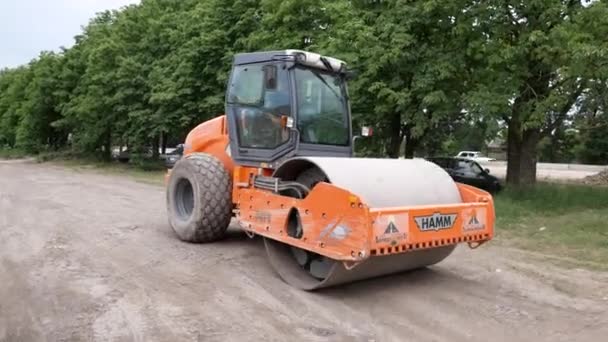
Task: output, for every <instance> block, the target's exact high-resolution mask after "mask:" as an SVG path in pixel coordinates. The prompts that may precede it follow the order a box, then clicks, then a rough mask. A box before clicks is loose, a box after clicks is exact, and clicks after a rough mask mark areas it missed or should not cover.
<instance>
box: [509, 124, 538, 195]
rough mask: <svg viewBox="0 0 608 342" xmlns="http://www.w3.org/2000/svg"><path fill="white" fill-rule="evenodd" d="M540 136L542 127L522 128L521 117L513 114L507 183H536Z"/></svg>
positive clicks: (510, 129) (510, 128)
mask: <svg viewBox="0 0 608 342" xmlns="http://www.w3.org/2000/svg"><path fill="white" fill-rule="evenodd" d="M540 137H541V134H540V129H522V125H521V122H520V121H519V117H518V116H515V115H514V116H513V118H512V119H511V122H510V123H509V127H508V141H507V183H509V184H512V185H516V186H519V185H530V184H534V183H536V161H537V151H536V149H537V146H538V142H539V141H540Z"/></svg>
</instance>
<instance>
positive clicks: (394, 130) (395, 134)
mask: <svg viewBox="0 0 608 342" xmlns="http://www.w3.org/2000/svg"><path fill="white" fill-rule="evenodd" d="M401 140H403V136H402V135H401V114H400V113H393V115H392V116H391V127H390V142H389V147H388V151H387V152H388V156H389V157H390V158H399V148H400V147H401Z"/></svg>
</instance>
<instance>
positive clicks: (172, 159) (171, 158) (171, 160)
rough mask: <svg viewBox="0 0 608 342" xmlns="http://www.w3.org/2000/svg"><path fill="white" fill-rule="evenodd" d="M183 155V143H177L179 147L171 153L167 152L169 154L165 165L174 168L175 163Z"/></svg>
mask: <svg viewBox="0 0 608 342" xmlns="http://www.w3.org/2000/svg"><path fill="white" fill-rule="evenodd" d="M183 155H184V145H183V144H179V145H177V148H175V150H173V151H171V152H170V153H167V155H166V156H165V166H167V169H172V168H173V166H175V163H177V161H178V160H180V159H181V158H182V156H183Z"/></svg>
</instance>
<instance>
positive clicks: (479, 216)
mask: <svg viewBox="0 0 608 342" xmlns="http://www.w3.org/2000/svg"><path fill="white" fill-rule="evenodd" d="M486 222H487V221H486V208H472V209H467V210H465V211H464V215H463V223H462V229H463V230H464V231H473V230H483V229H486Z"/></svg>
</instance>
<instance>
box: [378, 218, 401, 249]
mask: <svg viewBox="0 0 608 342" xmlns="http://www.w3.org/2000/svg"><path fill="white" fill-rule="evenodd" d="M375 229H376V243H388V244H390V245H391V246H395V245H397V244H399V243H401V242H402V241H404V240H407V236H408V233H409V215H408V214H407V213H404V214H396V215H385V216H381V217H379V218H378V219H377V220H376V223H375Z"/></svg>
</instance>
